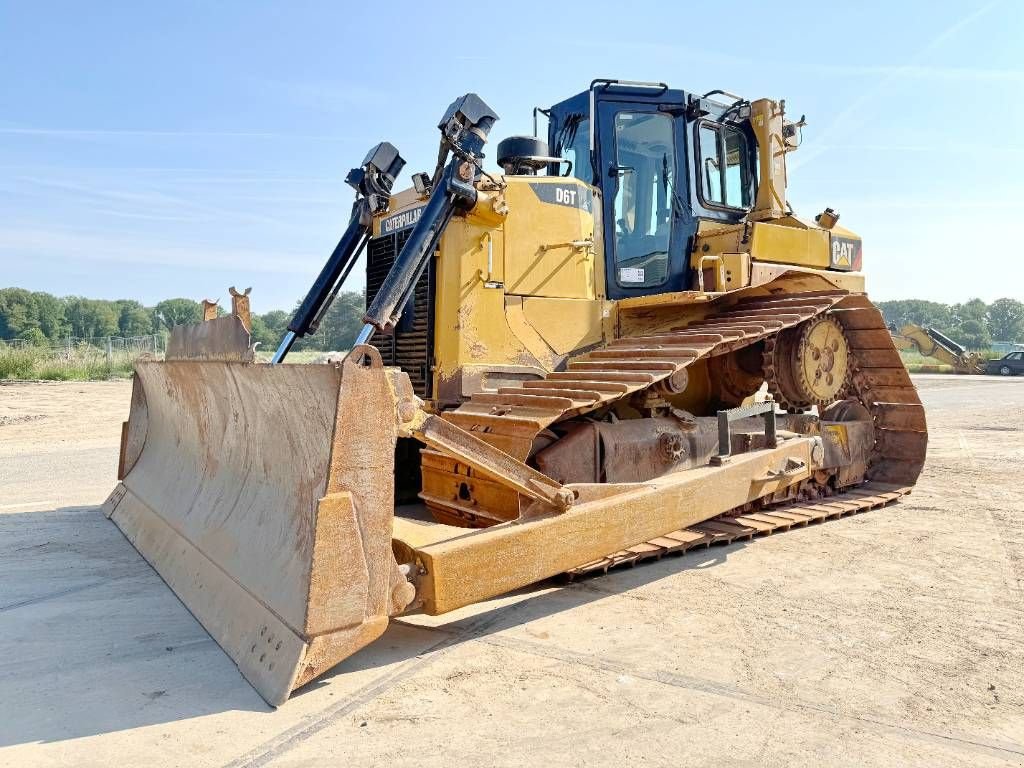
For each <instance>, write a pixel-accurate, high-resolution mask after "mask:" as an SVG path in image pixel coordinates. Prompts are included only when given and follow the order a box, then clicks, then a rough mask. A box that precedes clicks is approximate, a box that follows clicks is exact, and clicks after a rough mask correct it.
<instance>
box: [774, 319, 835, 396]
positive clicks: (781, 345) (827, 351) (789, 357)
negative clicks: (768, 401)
mask: <svg viewBox="0 0 1024 768" xmlns="http://www.w3.org/2000/svg"><path fill="white" fill-rule="evenodd" d="M764 373H765V380H766V381H767V382H768V389H769V391H771V393H772V394H773V395H775V399H776V400H777V401H778V402H779V404H780V405H781V406H782V407H783V408H785V409H786V410H789V411H791V412H795V411H801V410H804V409H806V408H809V407H810V406H812V405H816V406H818V408H819V409H821V408H824V407H825V406H827V405H828V404H829V403H832V402H834V401H836V400H838V399H839V398H841V397H842V396H843V393H844V392H845V391H846V389H847V387H848V386H849V383H850V345H849V342H848V340H847V338H846V335H845V334H844V333H843V327H842V326H841V325H840V324H839V321H838V320H836V319H834V318H832V317H829V316H828V315H826V316H824V317H816V318H814V319H812V320H808V321H807V322H806V323H801V324H800V325H798V326H796V327H795V328H790V329H787V330H785V331H783V332H782V333H780V334H778V335H777V336H775V337H773V338H771V339H769V340H768V341H767V342H766V344H765V351H764Z"/></svg>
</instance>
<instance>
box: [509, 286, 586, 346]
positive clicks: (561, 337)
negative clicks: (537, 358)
mask: <svg viewBox="0 0 1024 768" xmlns="http://www.w3.org/2000/svg"><path fill="white" fill-rule="evenodd" d="M602 304H603V302H601V301H588V300H587V299H548V298H535V297H528V298H524V299H523V313H524V315H525V317H526V320H527V322H529V323H530V325H532V326H533V327H534V328H535V329H536V330H537V333H538V334H540V336H541V338H542V339H544V341H545V342H546V343H547V345H548V346H549V347H551V349H553V350H554V351H555V352H556V353H557V354H559V355H565V354H568V353H569V352H572V351H573V350H574V349H580V348H581V347H586V346H588V345H590V344H596V343H598V342H599V341H601V319H602V318H601V307H602Z"/></svg>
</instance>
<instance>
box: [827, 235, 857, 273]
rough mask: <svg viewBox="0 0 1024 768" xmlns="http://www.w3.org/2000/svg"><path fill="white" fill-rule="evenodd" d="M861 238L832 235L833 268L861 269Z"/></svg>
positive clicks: (831, 264)
mask: <svg viewBox="0 0 1024 768" xmlns="http://www.w3.org/2000/svg"><path fill="white" fill-rule="evenodd" d="M860 265H861V258H860V240H854V239H853V238H848V237H837V236H836V235H832V258H831V263H830V266H831V267H832V269H842V270H858V269H860Z"/></svg>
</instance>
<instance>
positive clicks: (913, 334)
mask: <svg viewBox="0 0 1024 768" xmlns="http://www.w3.org/2000/svg"><path fill="white" fill-rule="evenodd" d="M889 330H890V331H891V333H892V341H893V344H895V345H896V349H899V350H904V349H906V350H913V351H915V352H917V353H918V354H920V355H923V356H924V357H932V358H935V359H936V360H938V361H939V362H940V363H944V364H945V365H949V366H952V368H953V370H954V371H956V372H957V373H985V365H986V363H987V360H986V358H984V357H983V356H981V355H979V354H977V353H975V352H968V351H967V348H966V347H963V346H961V345H960V344H957V343H956V342H955V341H953V340H952V339H951V338H949V337H948V336H946V335H945V334H943V333H940V332H939V331H937V330H935V329H934V328H925V327H922V326H920V325H914V324H913V323H908V324H907V325H904V326H903V327H902V328H901V329H900V330H899V331H896V329H895V327H890V329H889Z"/></svg>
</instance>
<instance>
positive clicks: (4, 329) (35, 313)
mask: <svg viewBox="0 0 1024 768" xmlns="http://www.w3.org/2000/svg"><path fill="white" fill-rule="evenodd" d="M36 331H38V333H35V332H36ZM66 332H67V323H66V321H65V304H64V301H63V300H62V299H58V298H57V297H56V296H52V295H50V294H49V293H42V292H38V291H37V292H32V291H27V290H25V289H24V288H4V289H2V290H0V338H3V339H14V338H37V337H38V336H40V335H41V336H42V337H44V338H48V339H57V338H59V337H60V336H62V335H63V334H64V333H66Z"/></svg>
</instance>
